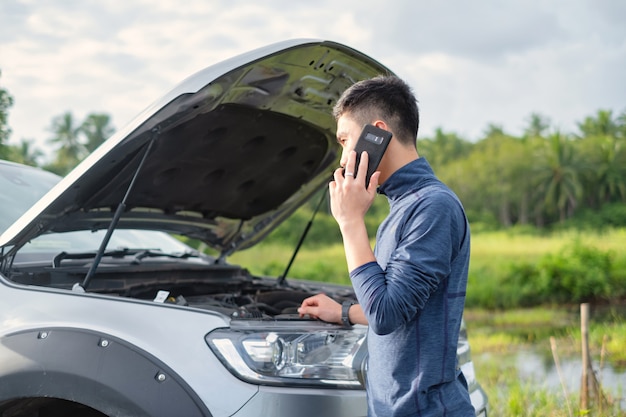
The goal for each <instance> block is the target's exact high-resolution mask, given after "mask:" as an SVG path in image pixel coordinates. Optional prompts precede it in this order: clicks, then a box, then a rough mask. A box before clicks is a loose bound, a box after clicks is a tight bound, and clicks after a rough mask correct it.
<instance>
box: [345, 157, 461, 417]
mask: <svg viewBox="0 0 626 417" xmlns="http://www.w3.org/2000/svg"><path fill="white" fill-rule="evenodd" d="M379 192H380V193H381V194H384V195H385V196H386V197H387V199H388V200H389V204H390V212H389V215H388V217H387V218H386V219H385V220H384V221H383V223H381V225H380V227H379V229H378V232H377V235H376V247H375V250H374V253H375V255H376V260H377V262H371V263H367V264H365V265H362V266H360V267H358V268H355V269H354V270H353V271H351V272H350V277H351V280H352V284H353V286H354V289H355V292H356V295H357V299H358V301H359V303H360V304H361V307H362V308H363V311H364V313H365V315H366V317H367V320H368V322H369V332H368V339H367V343H368V350H369V361H368V362H369V363H368V375H367V385H368V386H367V393H368V409H369V414H370V416H385V417H390V416H409V415H410V416H413V415H416V416H429V415H444V414H445V415H447V416H457V415H464V416H465V415H473V408H471V403H470V402H469V395H468V393H467V390H466V389H465V387H462V388H460V389H459V387H458V386H457V385H458V384H457V385H454V384H452V385H451V384H449V383H453V382H456V381H457V376H458V374H459V372H460V371H459V370H458V369H457V363H456V349H457V342H458V337H459V329H460V325H461V319H462V314H463V307H464V303H465V289H466V285H467V274H468V266H469V255H470V233H469V225H468V222H467V219H466V217H465V212H464V210H463V207H462V205H461V203H460V201H459V200H458V198H457V197H456V196H455V195H454V193H453V192H452V191H451V190H450V189H449V188H448V187H446V186H445V185H444V184H443V183H442V182H441V181H439V180H438V179H437V178H436V177H435V175H434V173H433V171H432V169H431V168H430V165H429V164H428V162H427V161H426V160H425V159H424V158H419V159H417V160H415V161H413V162H411V163H409V164H407V165H406V166H404V167H402V168H401V169H399V170H398V171H396V172H395V173H394V174H393V175H392V176H391V177H390V178H388V179H387V181H385V183H384V184H382V185H381V187H380V189H379ZM457 391H458V392H457ZM468 404H469V407H468ZM436 408H439V409H440V410H439V411H436V410H435V409H436ZM455 408H456V409H458V410H462V411H459V412H455V411H454V410H455ZM470 410H471V411H470ZM468 413H471V414H468Z"/></svg>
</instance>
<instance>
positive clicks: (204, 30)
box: [0, 0, 626, 147]
mask: <svg viewBox="0 0 626 417" xmlns="http://www.w3.org/2000/svg"><path fill="white" fill-rule="evenodd" d="M391 3H393V4H391V5H389V6H388V7H386V8H385V10H384V12H381V9H380V4H379V2H375V1H372V0H360V1H358V0H348V1H345V2H342V3H341V5H340V7H339V6H337V4H336V3H335V2H331V1H329V0H320V1H317V2H315V5H312V4H311V3H308V2H293V1H289V0H268V1H265V2H262V3H260V2H254V1H246V0H231V1H226V0H189V1H186V2H183V3H181V2H177V1H174V0H161V1H152V0H109V1H107V2H100V1H95V0H83V1H77V0H73V1H47V2H40V1H36V0H23V1H20V0H3V1H2V2H1V3H0V69H1V70H2V78H0V83H2V84H1V85H2V86H3V87H4V88H7V89H8V90H9V92H10V94H11V95H13V96H14V98H15V105H14V107H13V108H12V109H11V112H10V115H9V116H10V118H9V123H10V126H11V127H12V129H13V131H14V133H13V136H12V141H14V142H17V141H18V140H19V139H22V138H35V139H36V140H37V143H38V145H39V146H41V147H45V146H46V145H45V140H46V139H47V138H48V136H49V133H48V132H46V128H47V127H48V126H49V125H50V122H51V120H52V118H53V117H54V116H57V115H59V114H62V113H63V112H65V111H72V112H73V113H74V115H75V116H76V118H77V119H78V120H80V119H81V118H82V117H84V116H85V115H86V114H88V113H90V112H105V113H109V114H111V116H112V119H113V122H114V124H115V125H116V126H117V127H118V128H119V127H122V125H123V124H124V123H126V122H127V121H129V120H130V119H132V118H133V117H134V116H135V115H136V114H137V113H139V112H140V111H141V110H143V109H144V108H145V107H146V106H148V105H149V104H150V103H151V102H152V101H154V100H155V99H157V98H158V97H160V96H161V95H162V94H163V93H165V92H166V91H168V90H169V89H170V88H172V87H173V86H174V85H175V84H177V83H178V82H179V81H182V80H183V79H184V78H186V77H187V76H189V75H191V74H192V73H194V72H196V71H198V70H200V69H202V68H204V67H206V66H208V65H211V64H213V63H216V62H218V61H219V60H222V59H225V58H228V57H230V56H232V55H235V54H239V53H243V52H245V51H247V50H250V49H253V48H256V47H260V46H263V45H265V44H268V43H272V42H277V41H281V40H284V39H287V38H299V37H313V38H325V39H329V40H334V41H338V42H342V43H345V44H347V45H349V46H351V47H353V48H355V49H357V50H360V51H362V52H364V53H367V54H369V55H371V56H373V57H375V58H376V59H378V60H379V61H380V62H382V63H383V64H385V65H387V66H389V67H390V68H391V69H392V70H394V71H395V72H396V73H397V74H398V75H400V76H401V77H403V78H405V79H406V80H407V81H408V82H409V83H410V84H411V85H413V87H414V88H415V91H416V93H417V95H418V98H419V100H420V104H421V109H422V129H421V132H422V133H421V135H422V136H424V135H429V134H431V133H432V131H433V129H434V128H435V127H438V126H439V127H442V128H444V129H445V130H446V131H454V132H457V133H459V134H461V135H462V136H465V137H468V138H471V139H475V138H477V137H478V136H479V135H480V134H481V133H482V131H483V130H484V128H485V127H486V126H487V124H488V123H494V124H499V125H502V126H503V127H504V128H505V130H507V131H510V132H511V133H515V134H517V133H518V132H521V130H522V128H523V125H524V123H525V122H526V118H527V116H528V115H529V114H530V113H531V112H539V113H541V114H543V115H545V116H547V117H549V118H551V119H552V120H553V121H554V122H555V124H557V125H558V126H560V127H561V128H563V129H564V130H566V131H572V130H574V129H575V123H576V121H582V119H583V118H584V117H585V116H588V115H591V114H593V113H595V111H597V110H599V109H600V108H608V109H613V110H614V111H615V112H616V113H618V112H621V111H623V110H626V108H625V106H626V103H624V98H623V97H624V94H623V92H624V91H626V81H624V77H623V76H622V75H621V71H622V70H623V68H624V67H626V25H623V17H624V16H625V14H626V6H625V4H626V3H624V2H623V1H622V0H599V1H593V2H592V1H591V0H571V1H567V2H565V1H564V0H546V1H543V2H528V1H525V0H512V1H507V2H501V1H499V0H485V1H483V2H480V3H476V2H470V3H468V2H465V1H462V0H451V1H447V2H429V1H425V0H418V1H413V0H396V1H392V2H391Z"/></svg>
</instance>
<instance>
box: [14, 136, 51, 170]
mask: <svg viewBox="0 0 626 417" xmlns="http://www.w3.org/2000/svg"><path fill="white" fill-rule="evenodd" d="M32 145H33V141H32V140H29V139H22V140H21V141H20V143H19V144H18V145H14V146H11V151H10V152H11V158H10V159H11V160H12V161H15V162H19V163H21V164H25V165H30V166H34V167H36V166H39V164H38V162H37V161H38V159H39V158H41V157H42V156H44V153H43V152H42V151H41V149H38V148H33V146H32Z"/></svg>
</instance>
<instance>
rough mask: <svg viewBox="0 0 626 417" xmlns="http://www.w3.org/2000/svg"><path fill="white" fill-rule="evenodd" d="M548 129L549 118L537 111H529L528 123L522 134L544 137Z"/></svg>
mask: <svg viewBox="0 0 626 417" xmlns="http://www.w3.org/2000/svg"><path fill="white" fill-rule="evenodd" d="M548 129H550V119H548V118H547V117H545V116H542V115H541V114H539V113H531V115H530V116H529V117H528V125H527V126H526V128H524V136H526V137H530V138H534V137H544V135H545V134H546V133H547V132H548Z"/></svg>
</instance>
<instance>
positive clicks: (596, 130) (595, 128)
mask: <svg viewBox="0 0 626 417" xmlns="http://www.w3.org/2000/svg"><path fill="white" fill-rule="evenodd" d="M578 128H579V129H580V131H581V132H582V136H583V137H587V136H617V134H618V132H619V130H620V125H619V122H618V121H616V120H613V112H612V111H611V110H598V113H597V114H596V117H595V118H594V117H592V116H587V117H586V118H585V120H584V121H583V122H582V123H578Z"/></svg>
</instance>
